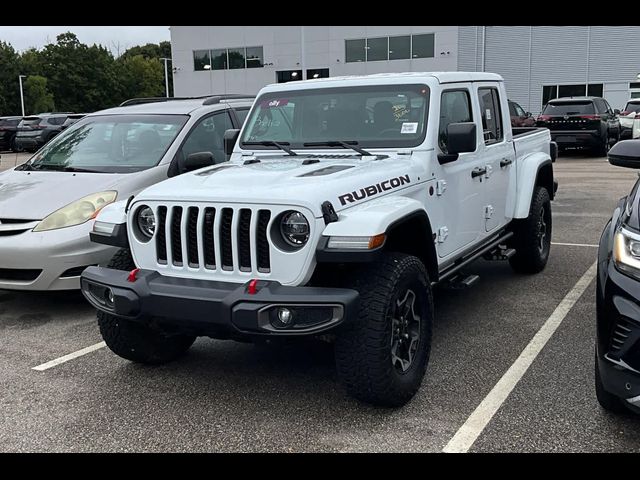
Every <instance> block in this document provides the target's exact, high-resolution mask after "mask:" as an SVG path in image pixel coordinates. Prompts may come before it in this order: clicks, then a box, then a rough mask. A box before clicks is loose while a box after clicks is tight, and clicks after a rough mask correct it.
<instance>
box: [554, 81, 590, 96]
mask: <svg viewBox="0 0 640 480" xmlns="http://www.w3.org/2000/svg"><path fill="white" fill-rule="evenodd" d="M586 94H587V86H586V85H585V84H584V83H583V84H580V85H558V98H563V97H584V96H585V95H586Z"/></svg>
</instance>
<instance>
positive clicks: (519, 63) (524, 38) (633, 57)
mask: <svg viewBox="0 0 640 480" xmlns="http://www.w3.org/2000/svg"><path fill="white" fill-rule="evenodd" d="M170 31H171V49H172V57H173V81H174V89H175V92H174V94H175V96H197V95H208V94H212V93H250V94H254V93H256V92H257V91H258V90H259V89H260V88H262V87H263V86H265V85H268V84H270V83H283V82H290V81H298V80H304V79H312V78H325V77H335V76H342V75H364V74H371V73H385V72H406V71H416V72H417V71H452V70H458V71H486V72H495V73H499V74H500V75H502V76H503V77H504V79H505V82H506V87H507V91H508V93H509V98H510V99H512V100H514V101H516V102H518V103H519V104H520V105H522V107H523V108H524V109H525V110H528V111H531V112H532V113H534V114H536V113H538V112H540V110H541V108H542V106H543V104H544V103H545V102H546V101H548V100H549V99H552V98H557V97H567V96H582V95H587V94H588V95H594V96H603V97H604V98H606V99H607V100H608V101H609V103H610V104H611V105H612V107H613V108H622V107H624V105H625V103H626V101H627V100H628V99H629V98H630V97H638V98H640V27H638V26H410V27H409V26H370V27H359V26H217V27H216V26H199V27H194V26H179V27H176V26H172V27H170Z"/></svg>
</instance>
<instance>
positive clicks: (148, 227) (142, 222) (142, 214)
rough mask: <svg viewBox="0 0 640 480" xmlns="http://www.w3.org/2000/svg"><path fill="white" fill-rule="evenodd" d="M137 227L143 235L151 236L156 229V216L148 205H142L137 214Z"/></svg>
mask: <svg viewBox="0 0 640 480" xmlns="http://www.w3.org/2000/svg"><path fill="white" fill-rule="evenodd" d="M137 222H138V229H139V230H140V233H142V234H143V235H144V236H145V237H147V238H151V237H153V234H154V233H155V231H156V216H155V215H154V214H153V210H151V208H149V207H142V208H141V209H140V210H138V215H137Z"/></svg>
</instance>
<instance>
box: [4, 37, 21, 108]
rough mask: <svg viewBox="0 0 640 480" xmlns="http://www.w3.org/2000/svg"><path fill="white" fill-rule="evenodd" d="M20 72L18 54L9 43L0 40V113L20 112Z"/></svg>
mask: <svg viewBox="0 0 640 480" xmlns="http://www.w3.org/2000/svg"><path fill="white" fill-rule="evenodd" d="M20 74H21V72H20V56H19V55H18V54H17V53H16V51H15V50H14V48H13V47H12V46H11V45H10V44H8V43H6V42H3V41H0V115H19V114H20V111H21V108H20V86H19V83H18V75H20Z"/></svg>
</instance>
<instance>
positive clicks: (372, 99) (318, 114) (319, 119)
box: [242, 85, 429, 149]
mask: <svg viewBox="0 0 640 480" xmlns="http://www.w3.org/2000/svg"><path fill="white" fill-rule="evenodd" d="M428 95H429V89H428V88H427V87H426V86H425V85H393V86H387V85H384V86H358V87H340V88H324V89H313V90H298V91H295V90H294V91H289V92H286V91H283V92H277V93H275V92H274V93H268V94H264V95H262V96H261V97H260V98H258V99H257V100H256V106H255V107H254V109H253V110H252V113H251V114H250V116H249V118H248V119H247V126H246V128H245V130H244V133H243V137H242V142H259V141H268V140H275V141H283V142H290V143H291V145H292V146H293V147H295V148H302V147H305V145H304V144H305V143H307V142H322V141H332V140H333V141H335V140H353V141H358V142H360V145H362V146H369V147H376V146H379V147H385V146H393V147H410V146H417V145H419V144H420V141H421V139H422V138H423V136H424V133H425V131H426V113H427V105H428ZM309 147H310V146H309ZM251 148H252V149H253V148H254V146H251ZM310 148H311V147H310Z"/></svg>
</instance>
